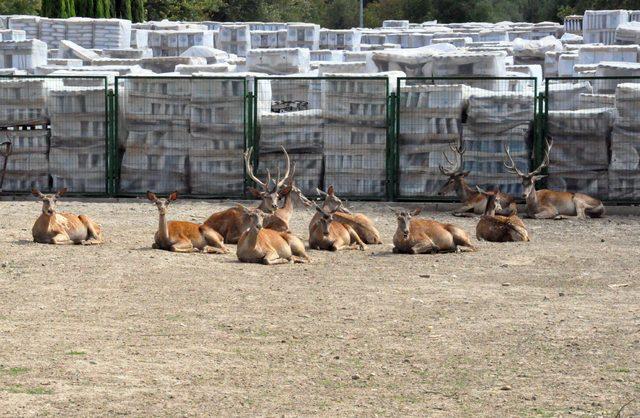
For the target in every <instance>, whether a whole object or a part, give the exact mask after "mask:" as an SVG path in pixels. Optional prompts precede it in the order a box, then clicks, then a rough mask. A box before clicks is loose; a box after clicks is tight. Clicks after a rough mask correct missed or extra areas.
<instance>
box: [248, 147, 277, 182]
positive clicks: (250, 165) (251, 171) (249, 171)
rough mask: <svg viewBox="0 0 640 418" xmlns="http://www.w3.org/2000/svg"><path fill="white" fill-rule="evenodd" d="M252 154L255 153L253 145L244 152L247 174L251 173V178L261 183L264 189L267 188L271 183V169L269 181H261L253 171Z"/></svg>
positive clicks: (268, 175)
mask: <svg viewBox="0 0 640 418" xmlns="http://www.w3.org/2000/svg"><path fill="white" fill-rule="evenodd" d="M251 154H253V147H251V148H249V149H248V150H247V151H246V152H245V153H244V164H245V166H246V168H247V175H249V178H250V179H251V180H253V181H255V182H256V184H258V185H260V186H261V187H262V188H263V189H265V190H266V189H267V185H268V184H269V182H270V181H271V174H270V173H269V170H267V183H263V182H261V181H260V180H259V179H258V178H257V177H256V175H255V174H254V173H253V164H251Z"/></svg>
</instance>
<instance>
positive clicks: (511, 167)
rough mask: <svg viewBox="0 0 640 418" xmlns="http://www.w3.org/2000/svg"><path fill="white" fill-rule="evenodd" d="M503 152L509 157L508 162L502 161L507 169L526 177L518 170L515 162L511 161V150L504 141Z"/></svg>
mask: <svg viewBox="0 0 640 418" xmlns="http://www.w3.org/2000/svg"><path fill="white" fill-rule="evenodd" d="M504 152H505V153H506V154H507V157H508V158H509V162H507V161H503V164H504V166H505V167H506V168H507V171H508V172H510V173H512V174H515V175H517V176H519V177H527V175H526V174H524V173H523V172H522V171H520V170H518V167H517V166H516V162H515V161H513V157H511V152H510V151H509V145H507V143H506V142H505V144H504Z"/></svg>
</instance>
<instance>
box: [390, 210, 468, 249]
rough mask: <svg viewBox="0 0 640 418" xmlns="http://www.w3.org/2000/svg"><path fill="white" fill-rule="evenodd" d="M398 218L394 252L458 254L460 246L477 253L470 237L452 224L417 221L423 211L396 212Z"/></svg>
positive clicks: (428, 220)
mask: <svg viewBox="0 0 640 418" xmlns="http://www.w3.org/2000/svg"><path fill="white" fill-rule="evenodd" d="M394 212H395V214H396V216H397V218H398V229H396V233H395V234H394V235H393V246H394V247H393V252H394V253H403V254H429V253H443V252H457V251H459V248H458V247H459V246H462V247H468V250H469V251H475V250H476V247H474V246H473V244H471V240H470V238H469V235H468V234H467V233H466V232H465V231H464V230H463V229H461V228H458V227H457V226H455V225H452V224H443V223H440V222H436V221H432V220H430V219H416V218H415V216H417V215H419V214H420V212H421V209H415V210H414V211H411V212H409V211H405V210H400V211H396V210H394Z"/></svg>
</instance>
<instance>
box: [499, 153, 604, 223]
mask: <svg viewBox="0 0 640 418" xmlns="http://www.w3.org/2000/svg"><path fill="white" fill-rule="evenodd" d="M552 146H553V144H552V143H551V142H549V140H547V141H546V147H545V148H546V151H545V156H544V158H543V160H542V163H540V165H539V166H538V168H536V169H535V170H533V171H532V172H529V173H524V172H522V171H520V170H519V169H518V167H517V165H516V162H515V161H514V160H513V158H512V157H511V153H510V151H509V147H508V146H507V145H506V144H505V146H504V151H505V154H506V157H507V159H508V161H505V163H504V166H505V167H506V168H507V170H509V172H511V173H513V174H515V175H517V176H518V177H519V178H520V180H521V181H522V188H523V190H522V197H523V198H524V199H525V200H526V203H527V214H528V215H529V217H531V218H536V219H562V218H563V217H564V216H576V217H578V218H579V219H586V217H587V216H589V217H591V218H599V217H601V216H603V215H604V212H605V209H604V205H603V204H602V202H601V201H600V200H598V199H595V198H593V197H591V196H588V195H586V194H583V193H571V192H558V191H555V190H548V189H541V190H536V187H535V185H536V182H537V181H539V180H540V179H543V178H545V177H546V175H542V174H540V173H542V170H543V169H545V168H546V167H548V166H549V153H550V152H551V147H552Z"/></svg>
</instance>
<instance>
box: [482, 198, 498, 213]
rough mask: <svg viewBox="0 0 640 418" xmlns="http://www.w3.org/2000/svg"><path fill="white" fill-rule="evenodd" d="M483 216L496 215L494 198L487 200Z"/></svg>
mask: <svg viewBox="0 0 640 418" xmlns="http://www.w3.org/2000/svg"><path fill="white" fill-rule="evenodd" d="M484 214H485V215H489V216H494V215H495V214H496V197H495V196H494V197H489V198H487V206H486V207H485V209H484Z"/></svg>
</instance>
